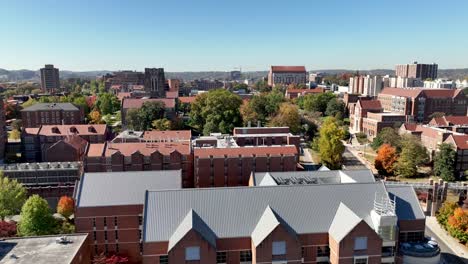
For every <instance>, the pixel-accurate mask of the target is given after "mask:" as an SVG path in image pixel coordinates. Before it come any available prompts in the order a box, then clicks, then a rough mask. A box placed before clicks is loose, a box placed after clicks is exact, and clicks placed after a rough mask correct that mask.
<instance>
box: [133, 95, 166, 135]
mask: <svg viewBox="0 0 468 264" xmlns="http://www.w3.org/2000/svg"><path fill="white" fill-rule="evenodd" d="M164 109H165V105H164V103H163V102H145V103H143V106H142V107H141V108H140V109H139V110H138V122H139V123H140V129H138V130H151V128H152V127H153V124H152V123H153V121H154V120H158V119H161V118H163V117H164V112H165V110H164Z"/></svg>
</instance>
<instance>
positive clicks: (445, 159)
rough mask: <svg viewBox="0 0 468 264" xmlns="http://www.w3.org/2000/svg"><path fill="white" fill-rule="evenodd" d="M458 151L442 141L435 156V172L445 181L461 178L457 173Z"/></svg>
mask: <svg viewBox="0 0 468 264" xmlns="http://www.w3.org/2000/svg"><path fill="white" fill-rule="evenodd" d="M456 156H457V153H456V152H455V150H454V149H453V148H452V146H451V145H450V144H446V143H442V144H441V145H440V146H439V152H438V153H437V154H436V155H435V157H434V174H435V175H436V176H439V177H441V178H442V179H443V180H444V181H456V180H459V179H458V177H457V175H456V173H455V161H456Z"/></svg>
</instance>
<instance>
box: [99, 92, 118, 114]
mask: <svg viewBox="0 0 468 264" xmlns="http://www.w3.org/2000/svg"><path fill="white" fill-rule="evenodd" d="M96 106H97V107H99V109H100V110H101V113H102V114H103V115H109V114H113V113H114V112H116V111H118V110H120V101H119V99H118V98H117V96H115V95H114V94H111V93H101V94H99V96H98V99H97V101H96Z"/></svg>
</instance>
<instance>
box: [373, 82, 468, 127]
mask: <svg viewBox="0 0 468 264" xmlns="http://www.w3.org/2000/svg"><path fill="white" fill-rule="evenodd" d="M378 100H379V101H380V103H381V105H382V108H383V109H384V110H385V111H387V112H396V113H400V114H403V115H411V116H413V118H414V120H415V121H417V122H429V121H430V118H429V116H430V115H431V114H432V113H435V112H441V113H445V115H454V116H466V110H467V100H466V97H465V94H464V93H463V91H462V90H461V89H421V88H415V89H403V88H384V89H383V90H382V92H381V93H380V94H379V95H378Z"/></svg>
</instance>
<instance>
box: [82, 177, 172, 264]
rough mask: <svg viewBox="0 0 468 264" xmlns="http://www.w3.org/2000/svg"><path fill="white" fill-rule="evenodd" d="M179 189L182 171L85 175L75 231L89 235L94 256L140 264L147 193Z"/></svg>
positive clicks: (89, 243) (90, 247)
mask: <svg viewBox="0 0 468 264" xmlns="http://www.w3.org/2000/svg"><path fill="white" fill-rule="evenodd" d="M180 188H181V175H180V171H164V172H162V171H145V172H103V173H85V174H84V175H83V177H82V178H81V180H80V182H79V184H78V186H77V188H76V192H75V193H76V194H75V197H74V198H75V201H76V210H75V227H76V231H77V232H81V233H88V234H89V237H90V239H89V242H88V247H89V249H90V251H91V252H92V254H93V255H96V254H100V253H106V254H112V253H115V254H121V255H124V256H128V257H129V260H130V261H131V263H140V260H141V255H140V252H141V249H142V248H141V239H142V225H143V204H144V200H145V191H146V190H165V189H168V190H174V189H180Z"/></svg>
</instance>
